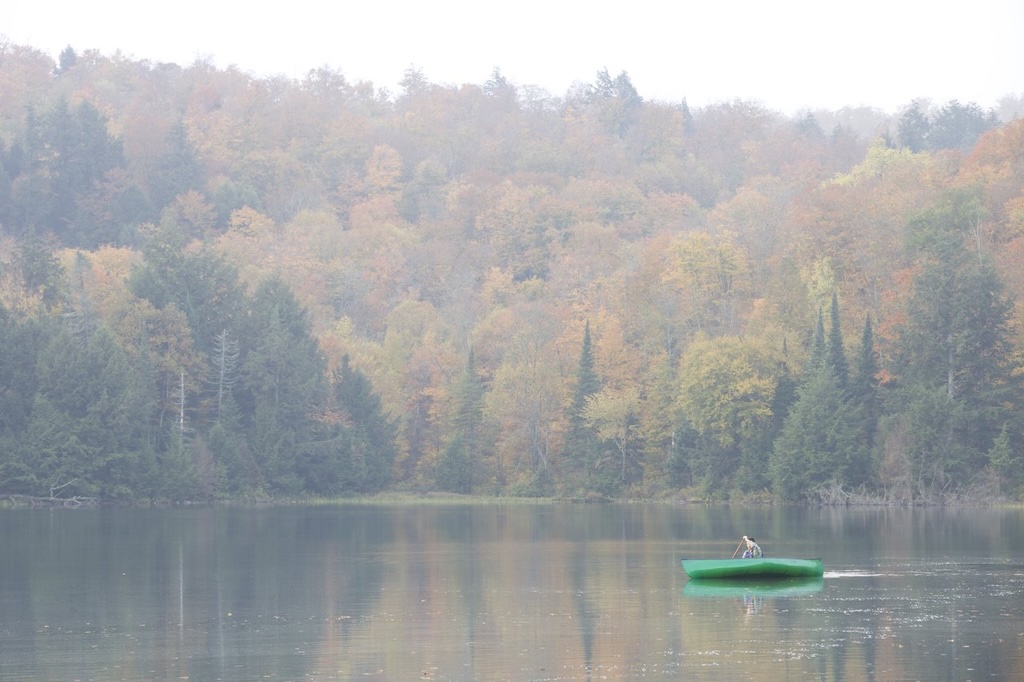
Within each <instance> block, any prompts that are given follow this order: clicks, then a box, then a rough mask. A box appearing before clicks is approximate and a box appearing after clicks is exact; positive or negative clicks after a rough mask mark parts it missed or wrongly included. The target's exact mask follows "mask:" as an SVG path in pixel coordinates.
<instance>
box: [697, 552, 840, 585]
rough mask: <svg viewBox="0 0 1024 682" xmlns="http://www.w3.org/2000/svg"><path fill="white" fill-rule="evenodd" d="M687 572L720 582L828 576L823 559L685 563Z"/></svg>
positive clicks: (702, 560) (698, 561)
mask: <svg viewBox="0 0 1024 682" xmlns="http://www.w3.org/2000/svg"><path fill="white" fill-rule="evenodd" d="M682 563H683V570H684V571H686V575H688V576H690V577H691V578H698V579H701V578H714V579H717V580H776V579H780V578H820V577H821V576H823V575H824V574H825V566H824V564H822V562H821V559H784V558H774V557H772V558H763V559H683V560H682Z"/></svg>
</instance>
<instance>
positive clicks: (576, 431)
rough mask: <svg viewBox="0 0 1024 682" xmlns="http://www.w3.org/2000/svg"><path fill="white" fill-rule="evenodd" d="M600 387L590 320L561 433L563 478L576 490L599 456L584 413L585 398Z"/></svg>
mask: <svg viewBox="0 0 1024 682" xmlns="http://www.w3.org/2000/svg"><path fill="white" fill-rule="evenodd" d="M600 390H601V381H600V378H599V377H598V375H597V372H596V371H595V370H594V349H593V343H592V341H591V336H590V322H589V321H588V322H587V323H586V325H585V326H584V329H583V343H582V346H581V348H580V359H579V362H578V364H577V366H576V387H575V389H574V390H573V395H572V404H571V406H570V408H569V431H568V433H567V434H566V436H565V450H564V452H563V461H564V463H565V470H566V478H567V479H568V481H569V485H571V486H573V487H575V488H577V489H578V490H579V491H583V490H586V489H587V487H588V485H589V480H590V476H591V474H592V473H593V467H594V465H595V464H596V462H597V461H598V459H599V458H600V454H601V452H600V448H601V444H600V440H599V439H598V437H597V434H596V433H595V432H594V429H593V428H592V427H591V426H590V425H588V424H587V420H586V417H585V414H586V409H587V400H588V399H589V398H590V397H591V396H593V395H595V394H597V393H598V392H599V391H600Z"/></svg>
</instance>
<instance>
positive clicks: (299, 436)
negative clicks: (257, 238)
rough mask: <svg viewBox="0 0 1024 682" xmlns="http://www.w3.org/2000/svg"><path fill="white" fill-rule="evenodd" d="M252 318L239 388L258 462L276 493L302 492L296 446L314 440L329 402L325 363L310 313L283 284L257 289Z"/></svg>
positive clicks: (267, 284) (277, 282) (273, 281)
mask: <svg viewBox="0 0 1024 682" xmlns="http://www.w3.org/2000/svg"><path fill="white" fill-rule="evenodd" d="M249 319H250V322H251V328H250V332H249V333H250V335H251V338H250V339H249V344H250V350H249V352H248V353H247V355H246V358H245V361H244V363H243V365H242V367H241V369H240V370H239V371H240V377H239V379H240V381H239V383H240V385H241V387H240V392H243V393H244V394H246V395H247V397H248V399H249V400H250V401H251V405H252V406H253V407H252V409H253V412H252V414H253V418H254V424H253V428H252V435H251V437H250V445H251V447H252V451H253V457H254V460H255V463H256V465H257V466H258V468H259V471H260V472H261V475H262V477H263V481H264V482H265V484H266V485H267V486H268V488H269V490H270V491H271V492H274V491H277V492H284V493H294V492H298V491H299V489H300V488H301V487H302V483H301V481H300V479H299V477H298V473H297V471H296V467H295V465H296V462H295V456H296V447H297V446H298V444H300V443H305V442H307V441H311V440H314V439H315V435H316V434H315V429H314V426H315V424H314V414H316V413H318V412H321V411H322V410H323V406H324V404H325V397H326V388H325V386H324V370H325V363H324V359H323V357H322V355H321V354H320V350H319V347H318V345H317V342H316V339H314V338H313V336H312V333H311V331H310V328H309V320H308V317H307V315H306V312H305V311H304V310H303V309H302V308H301V307H300V306H299V304H298V302H297V301H296V300H295V297H294V296H293V295H292V293H291V290H290V289H288V287H287V285H286V284H284V282H282V281H281V280H280V279H270V280H267V281H265V282H264V283H262V284H261V285H260V286H259V287H258V288H257V290H256V292H255V293H254V294H253V299H252V302H251V304H250V313H249ZM243 389H244V390H243Z"/></svg>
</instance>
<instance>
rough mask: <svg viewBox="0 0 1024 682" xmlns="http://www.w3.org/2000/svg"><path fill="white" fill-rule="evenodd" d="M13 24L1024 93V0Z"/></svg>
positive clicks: (699, 74)
mask: <svg viewBox="0 0 1024 682" xmlns="http://www.w3.org/2000/svg"><path fill="white" fill-rule="evenodd" d="M3 5H4V8H3V10H2V11H0V35H2V36H5V37H6V39H7V40H8V41H9V42H11V43H15V44H19V45H29V46H32V47H35V48H38V49H40V50H42V51H44V52H46V53H48V54H50V55H51V56H53V57H54V59H56V57H57V55H58V54H59V53H60V51H61V49H63V48H64V47H65V46H67V45H71V46H72V47H73V48H74V49H75V50H76V51H77V52H79V53H81V52H83V51H85V50H88V49H97V50H99V51H100V52H101V53H103V54H104V55H108V56H109V55H112V54H114V53H115V52H116V51H118V50H119V51H120V52H121V53H122V54H124V55H126V56H128V57H132V58H136V59H147V60H150V61H153V62H175V63H177V64H181V65H182V66H187V65H188V64H191V63H192V62H193V61H195V59H196V58H204V59H210V60H211V61H212V62H213V63H214V64H216V65H217V66H219V67H225V66H228V65H231V64H233V65H236V66H237V67H238V68H240V69H241V70H243V71H246V72H249V73H252V74H253V75H257V76H262V75H272V74H284V75H287V76H291V77H302V76H304V75H305V74H306V73H307V72H308V71H309V70H310V69H312V68H316V67H319V66H324V65H326V66H329V67H331V68H334V69H338V70H340V71H341V72H342V73H344V74H345V76H346V78H348V80H349V81H350V82H355V81H360V80H368V81H372V82H373V83H374V85H376V86H378V87H387V88H389V89H390V90H392V91H397V90H398V87H397V83H398V81H400V80H401V78H402V74H403V73H404V72H405V70H406V69H408V68H409V67H410V66H415V67H417V68H419V69H420V70H422V72H423V74H424V75H425V76H426V78H427V79H428V80H429V81H431V82H434V83H444V84H461V83H477V84H481V83H483V82H485V81H486V80H487V79H488V77H489V76H490V74H491V72H492V71H493V69H494V68H495V67H499V68H500V69H501V71H502V73H503V74H504V76H505V77H506V78H507V79H508V80H510V81H511V82H513V83H515V84H517V85H537V86H540V87H542V88H543V89H545V90H547V91H549V92H550V93H551V94H553V95H557V96H561V95H563V94H565V92H566V90H567V89H568V88H569V87H571V86H572V84H573V83H574V82H593V81H594V79H595V75H596V74H597V72H598V71H599V70H600V69H602V68H607V69H608V71H609V73H610V74H611V75H612V76H615V75H617V74H618V73H619V72H620V71H626V72H627V73H628V74H629V76H630V78H631V80H632V82H633V85H634V86H635V87H636V89H637V90H638V91H639V93H640V95H641V96H643V97H644V98H645V99H658V100H666V101H679V100H681V99H682V98H684V97H685V98H686V99H687V101H688V102H689V104H690V105H691V106H703V105H706V104H711V103H715V102H721V101H727V100H732V99H735V98H740V99H745V100H754V101H759V102H761V103H763V104H764V105H765V106H767V107H770V108H772V109H777V110H779V111H782V112H783V113H787V114H789V113H794V112H796V111H798V110H800V109H802V108H805V107H811V108H819V107H820V108H825V109H839V108H841V107H844V106H860V105H867V106H873V107H877V108H880V109H883V110H885V111H896V110H898V109H899V108H901V107H903V106H905V105H906V104H908V103H909V102H910V101H911V100H912V99H915V98H920V97H924V98H929V99H931V100H933V101H935V102H938V103H945V102H947V101H948V100H950V99H959V100H960V101H961V102H963V103H966V102H970V101H974V102H977V103H978V104H980V105H982V106H983V107H986V108H987V107H990V106H994V105H995V104H996V102H997V101H998V99H999V98H1001V97H1002V96H1003V95H1007V94H1020V93H1024V39H1022V35H1024V2H1022V1H1021V0H972V1H971V2H966V1H964V0H961V1H959V2H950V1H948V0H931V1H919V0H859V2H855V3H830V2H822V1H821V0H774V2H765V1H763V0H762V1H750V0H733V1H732V2H722V1H717V0H705V1H704V2H691V1H690V0H675V1H674V2H673V1H672V0H659V1H658V2H655V1H653V0H632V1H631V2H618V3H611V2H605V3H602V2H594V1H593V0H590V1H588V2H579V1H577V0H543V1H541V0H517V1H516V2H508V3H501V2H482V1H481V0H435V1H434V2H424V1H423V0H417V1H407V0H397V1H396V0H376V1H375V0H358V1H356V2H353V1H351V0H349V1H346V0H337V1H336V2H333V3H331V2H329V1H325V0H318V1H316V2H314V1H313V0H290V1H288V2H267V3H260V2H253V1H252V0H250V1H249V2H244V3H243V2H235V1H224V0H202V1H200V0H176V1H175V2H150V3H143V2H138V0H93V1H92V2H82V1H81V0H51V1H50V2H44V1H43V0H4V1H3Z"/></svg>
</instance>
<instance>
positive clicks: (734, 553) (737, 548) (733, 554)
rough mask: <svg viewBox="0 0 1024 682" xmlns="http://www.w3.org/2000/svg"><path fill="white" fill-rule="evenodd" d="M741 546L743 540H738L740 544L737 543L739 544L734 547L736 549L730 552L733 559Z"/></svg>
mask: <svg viewBox="0 0 1024 682" xmlns="http://www.w3.org/2000/svg"><path fill="white" fill-rule="evenodd" d="M742 546H743V540H740V544H739V545H737V547H736V551H735V552H733V553H732V558H733V559H735V558H736V555H737V554H739V552H740V547H742Z"/></svg>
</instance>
